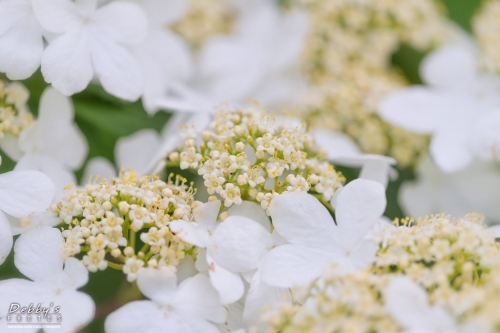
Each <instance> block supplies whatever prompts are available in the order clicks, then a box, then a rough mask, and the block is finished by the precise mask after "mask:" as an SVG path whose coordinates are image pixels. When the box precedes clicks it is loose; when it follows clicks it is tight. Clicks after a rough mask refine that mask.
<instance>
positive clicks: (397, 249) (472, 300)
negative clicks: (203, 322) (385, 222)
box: [264, 214, 500, 333]
mask: <svg viewBox="0 0 500 333" xmlns="http://www.w3.org/2000/svg"><path fill="white" fill-rule="evenodd" d="M395 224H396V225H397V227H395V228H382V229H380V230H379V231H376V232H374V233H373V234H372V235H371V237H372V238H373V239H374V240H375V241H377V242H378V243H379V247H380V249H379V252H378V254H377V259H376V262H375V263H374V264H373V265H372V266H371V267H370V268H369V269H366V270H360V271H352V272H350V273H347V274H344V273H342V272H340V271H339V270H338V269H337V268H336V267H335V266H332V267H331V269H329V270H327V271H325V272H324V273H323V275H322V277H321V278H320V279H319V280H317V281H315V282H313V283H311V284H310V285H309V286H306V287H303V288H299V289H296V290H294V295H296V297H298V298H299V299H307V301H306V302H305V304H304V306H300V305H298V304H295V305H293V306H292V305H287V306H283V307H282V308H280V309H277V310H276V309H274V310H270V311H267V312H264V314H265V315H264V318H265V320H266V321H267V323H268V324H269V326H270V329H269V332H278V331H279V332H286V333H293V332H312V331H320V332H323V331H325V332H402V331H404V329H403V327H401V326H400V324H399V323H398V322H397V321H396V320H395V318H394V317H393V314H392V313H391V312H390V311H388V308H387V306H386V299H384V297H385V293H384V292H385V290H386V288H387V287H388V286H389V284H390V283H391V281H392V279H393V278H395V277H399V276H402V275H404V276H406V277H409V278H410V279H411V280H413V281H415V282H416V283H417V284H418V285H420V286H421V287H422V288H423V289H422V290H426V291H427V295H428V302H429V306H439V307H440V308H441V309H442V310H444V311H445V312H446V313H447V314H448V315H449V316H450V317H451V318H453V319H454V320H455V321H456V323H457V325H458V326H459V325H461V324H464V325H466V323H481V330H480V332H499V331H500V330H499V327H500V315H499V314H498V306H500V280H499V279H498V275H499V274H500V247H499V245H498V244H497V243H496V242H495V238H494V237H495V234H494V232H493V231H492V230H489V229H487V228H486V226H485V225H484V224H482V218H481V216H479V215H476V214H470V215H468V216H466V217H465V218H461V219H451V218H450V217H449V216H445V215H436V216H431V217H430V218H429V217H426V218H422V219H418V221H417V222H415V221H413V220H412V219H408V218H407V219H403V220H401V221H399V220H396V221H395ZM393 310H394V309H393ZM264 311H265V309H264ZM473 327H474V326H473ZM450 332H451V330H450Z"/></svg>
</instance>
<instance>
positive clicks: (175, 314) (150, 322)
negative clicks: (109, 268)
mask: <svg viewBox="0 0 500 333" xmlns="http://www.w3.org/2000/svg"><path fill="white" fill-rule="evenodd" d="M137 285H138V287H139V289H140V290H141V292H142V293H143V294H144V295H145V296H146V297H148V298H149V299H151V300H150V301H149V300H145V301H134V302H130V303H128V304H126V305H125V306H123V307H121V308H120V309H118V310H116V311H115V312H113V313H111V314H110V315H109V316H108V317H107V318H106V322H105V324H104V325H105V330H106V332H108V333H115V332H116V333H126V332H144V331H145V330H147V331H151V332H165V333H166V332H169V333H199V332H203V333H205V332H206V333H219V330H218V329H217V328H216V327H215V326H214V324H213V323H223V322H224V320H225V319H226V311H225V310H224V308H223V307H222V305H221V304H220V303H219V300H218V297H217V293H216V292H215V290H214V289H213V288H212V286H211V285H210V282H209V281H208V278H207V277H206V276H204V275H201V274H198V275H196V276H194V277H191V278H187V279H186V280H184V281H183V282H182V283H181V284H180V285H177V277H176V275H175V273H174V272H172V271H171V270H169V269H166V268H163V269H158V270H155V269H151V268H147V269H143V270H142V271H141V272H140V274H139V276H138V279H137Z"/></svg>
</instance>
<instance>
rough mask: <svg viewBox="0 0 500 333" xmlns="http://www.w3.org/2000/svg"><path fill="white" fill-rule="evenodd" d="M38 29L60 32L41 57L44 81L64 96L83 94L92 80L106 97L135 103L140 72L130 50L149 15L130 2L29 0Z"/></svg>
mask: <svg viewBox="0 0 500 333" xmlns="http://www.w3.org/2000/svg"><path fill="white" fill-rule="evenodd" d="M32 3H33V9H34V11H35V15H36V17H37V18H38V20H39V22H40V24H41V26H42V27H43V28H45V29H46V30H48V31H49V32H51V33H54V34H59V36H58V37H56V38H54V39H53V40H51V41H50V43H49V45H48V46H47V48H46V49H45V52H44V53H43V56H42V74H43V76H44V78H45V81H47V82H48V83H52V85H53V86H54V87H55V88H57V89H58V90H59V91H61V92H62V93H63V94H65V95H72V94H74V93H77V92H80V91H82V90H84V89H85V88H86V87H87V85H88V84H89V82H90V80H92V77H93V76H94V73H95V75H96V77H97V78H98V79H99V81H100V82H101V84H102V86H103V88H104V89H105V90H106V91H107V92H109V93H110V94H112V95H114V96H117V97H119V98H122V99H125V100H131V101H133V100H136V99H138V98H139V97H140V95H141V93H142V91H143V80H142V73H141V68H140V67H139V64H138V63H137V61H136V60H135V59H134V57H133V55H132V53H131V51H130V50H129V49H128V48H127V47H128V46H131V45H134V44H137V43H139V42H141V41H142V40H143V39H144V37H145V36H146V30H147V17H146V15H145V13H144V11H143V9H142V8H141V7H140V6H139V5H137V4H134V3H130V2H125V1H123V2H122V1H113V2H111V3H109V4H106V5H104V6H102V7H100V8H96V7H97V2H96V1H94V0H83V1H77V2H73V1H70V0H32Z"/></svg>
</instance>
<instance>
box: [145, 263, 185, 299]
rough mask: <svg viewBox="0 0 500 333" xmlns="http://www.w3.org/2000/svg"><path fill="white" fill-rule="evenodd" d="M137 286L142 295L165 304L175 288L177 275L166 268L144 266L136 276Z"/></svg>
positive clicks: (171, 296)
mask: <svg viewBox="0 0 500 333" xmlns="http://www.w3.org/2000/svg"><path fill="white" fill-rule="evenodd" d="M137 286H138V287H139V290H140V291H141V292H142V293H143V294H144V296H146V297H148V298H149V299H151V300H153V301H155V302H156V303H158V304H167V302H171V301H172V299H173V297H174V295H175V292H176V290H177V275H175V272H174V271H173V270H171V269H168V268H163V269H153V268H144V269H141V271H140V272H139V274H138V276H137Z"/></svg>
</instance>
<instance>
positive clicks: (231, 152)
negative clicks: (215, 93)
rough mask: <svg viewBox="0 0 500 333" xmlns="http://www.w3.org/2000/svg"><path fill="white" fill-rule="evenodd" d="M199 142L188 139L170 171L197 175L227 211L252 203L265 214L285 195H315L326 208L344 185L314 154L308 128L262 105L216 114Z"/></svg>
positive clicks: (319, 154)
mask: <svg viewBox="0 0 500 333" xmlns="http://www.w3.org/2000/svg"><path fill="white" fill-rule="evenodd" d="M200 141H201V144H197V138H196V136H195V135H194V134H193V133H191V135H185V136H184V144H183V145H181V146H180V147H179V150H178V151H174V152H171V153H170V154H169V155H168V161H167V166H180V168H181V169H191V170H194V171H196V172H197V173H198V174H199V175H201V176H202V177H203V180H204V185H205V187H206V189H207V192H208V194H210V195H216V196H217V195H218V196H219V197H220V198H221V199H222V200H221V201H223V202H224V206H226V207H230V206H231V205H233V204H236V205H239V204H241V202H242V200H253V201H256V202H258V203H260V205H261V206H262V208H263V209H266V210H267V209H268V208H269V205H270V203H271V200H272V198H273V197H274V196H276V195H279V194H281V193H283V192H286V191H289V192H294V191H303V192H311V193H313V194H315V195H316V196H317V197H318V198H319V199H320V200H321V201H322V202H323V203H325V204H327V205H328V203H329V202H330V200H331V199H332V198H333V196H334V195H335V193H336V192H337V191H338V190H339V189H340V188H341V186H342V183H343V181H344V178H343V176H342V175H341V174H340V173H339V172H337V171H336V170H335V169H334V167H333V166H332V165H331V164H330V163H329V162H328V161H326V160H325V157H324V152H322V151H320V150H316V149H315V147H314V140H313V139H312V137H311V136H310V135H309V133H308V132H307V128H306V126H305V124H304V123H302V122H299V121H298V120H296V119H294V118H290V117H286V116H273V115H271V114H269V113H267V112H265V111H263V110H262V108H261V107H260V106H258V105H253V106H249V107H247V108H244V109H241V110H220V111H218V112H217V113H216V115H215V120H214V121H213V122H212V124H211V125H210V126H209V128H208V129H207V130H205V131H203V132H202V133H201V140H200Z"/></svg>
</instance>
